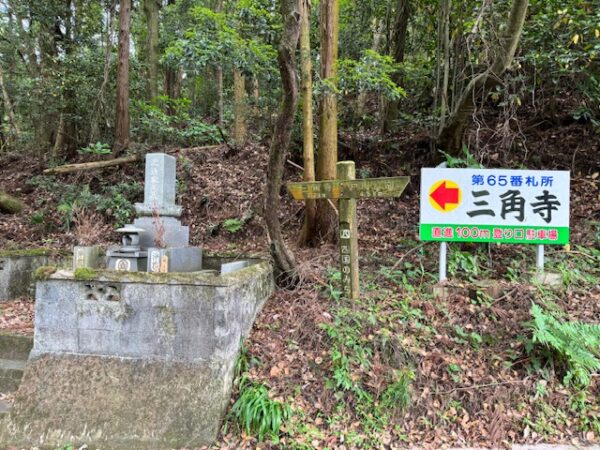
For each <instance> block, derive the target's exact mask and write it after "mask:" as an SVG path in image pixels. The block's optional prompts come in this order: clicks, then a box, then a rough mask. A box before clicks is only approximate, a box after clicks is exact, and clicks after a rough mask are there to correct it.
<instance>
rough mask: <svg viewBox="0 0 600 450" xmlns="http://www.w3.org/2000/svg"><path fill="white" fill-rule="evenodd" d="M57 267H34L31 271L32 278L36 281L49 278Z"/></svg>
mask: <svg viewBox="0 0 600 450" xmlns="http://www.w3.org/2000/svg"><path fill="white" fill-rule="evenodd" d="M56 270H57V268H56V267H55V266H41V267H38V268H37V269H35V272H33V279H34V280H36V281H42V280H47V279H48V278H50V275H52V274H53V273H54V272H56Z"/></svg>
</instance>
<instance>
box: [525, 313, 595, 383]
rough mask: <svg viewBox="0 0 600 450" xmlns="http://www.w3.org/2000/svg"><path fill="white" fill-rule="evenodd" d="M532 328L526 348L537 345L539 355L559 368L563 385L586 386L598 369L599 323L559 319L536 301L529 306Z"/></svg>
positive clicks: (528, 349) (530, 350) (529, 326)
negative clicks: (544, 309) (539, 351)
mask: <svg viewBox="0 0 600 450" xmlns="http://www.w3.org/2000/svg"><path fill="white" fill-rule="evenodd" d="M531 315H532V317H533V320H532V321H531V322H529V323H528V324H527V327H528V328H529V329H530V330H531V332H532V337H531V341H530V342H529V345H528V347H527V351H528V352H529V353H531V352H532V351H533V350H534V349H536V348H537V349H540V350H541V351H542V355H543V356H544V357H546V358H547V359H548V360H550V361H552V362H553V363H554V365H555V367H558V368H562V370H563V371H564V373H565V375H564V378H563V383H564V384H565V385H567V384H570V383H573V384H575V385H579V386H588V385H589V384H590V381H591V375H592V374H593V373H596V372H598V371H600V359H599V357H600V325H596V324H586V323H581V322H575V321H571V322H561V321H559V320H557V319H556V318H555V317H554V316H552V315H550V314H548V313H546V312H545V311H543V310H542V308H540V307H539V306H538V305H533V306H532V308H531Z"/></svg>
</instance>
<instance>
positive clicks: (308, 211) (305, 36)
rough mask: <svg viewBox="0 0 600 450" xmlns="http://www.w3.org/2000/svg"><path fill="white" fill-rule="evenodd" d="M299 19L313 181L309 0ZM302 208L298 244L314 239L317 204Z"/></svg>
mask: <svg viewBox="0 0 600 450" xmlns="http://www.w3.org/2000/svg"><path fill="white" fill-rule="evenodd" d="M301 7H302V11H301V12H302V17H301V19H300V65H301V73H302V76H301V79H302V87H301V90H302V138H303V139H302V142H303V161H304V181H315V150H314V149H315V144H314V127H313V95H312V91H313V86H312V84H313V83H312V59H311V55H310V7H311V4H310V0H301ZM305 205H306V206H305V208H304V226H303V227H302V232H301V233H300V239H299V243H300V245H305V244H309V243H311V242H313V241H314V238H315V227H316V216H317V204H316V203H315V201H314V200H307V201H306V203H305Z"/></svg>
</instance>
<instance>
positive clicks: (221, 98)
mask: <svg viewBox="0 0 600 450" xmlns="http://www.w3.org/2000/svg"><path fill="white" fill-rule="evenodd" d="M223 1H224V0H217V3H216V5H215V12H217V13H220V12H222V11H223ZM215 78H216V79H217V109H218V111H217V114H218V116H219V122H218V123H219V126H223V122H224V117H225V94H224V92H223V88H224V86H223V67H221V66H218V67H217V68H216V69H215Z"/></svg>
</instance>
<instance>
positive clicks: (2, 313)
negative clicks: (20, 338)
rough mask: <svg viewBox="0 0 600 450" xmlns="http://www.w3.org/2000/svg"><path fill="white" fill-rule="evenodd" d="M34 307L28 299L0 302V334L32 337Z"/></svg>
mask: <svg viewBox="0 0 600 450" xmlns="http://www.w3.org/2000/svg"><path fill="white" fill-rule="evenodd" d="M34 306H35V303H34V301H33V299H30V298H18V299H16V300H7V301H2V302H0V332H1V333H5V334H20V335H24V336H33V310H34Z"/></svg>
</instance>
